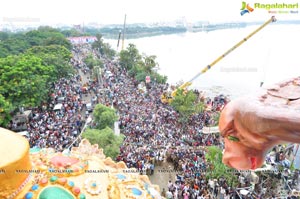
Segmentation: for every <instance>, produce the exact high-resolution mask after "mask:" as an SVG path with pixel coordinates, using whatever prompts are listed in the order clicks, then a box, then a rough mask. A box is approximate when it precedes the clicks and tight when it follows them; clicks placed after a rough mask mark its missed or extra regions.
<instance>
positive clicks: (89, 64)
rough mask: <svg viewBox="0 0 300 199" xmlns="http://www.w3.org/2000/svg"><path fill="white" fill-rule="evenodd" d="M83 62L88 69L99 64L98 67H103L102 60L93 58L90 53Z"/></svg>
mask: <svg viewBox="0 0 300 199" xmlns="http://www.w3.org/2000/svg"><path fill="white" fill-rule="evenodd" d="M84 62H85V64H86V65H87V67H89V68H90V69H93V68H94V66H100V68H103V62H102V61H101V60H100V59H98V58H95V57H94V56H93V55H92V54H88V55H87V56H86V58H85V59H84Z"/></svg>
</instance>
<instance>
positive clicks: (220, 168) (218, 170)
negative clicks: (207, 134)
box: [205, 146, 238, 186]
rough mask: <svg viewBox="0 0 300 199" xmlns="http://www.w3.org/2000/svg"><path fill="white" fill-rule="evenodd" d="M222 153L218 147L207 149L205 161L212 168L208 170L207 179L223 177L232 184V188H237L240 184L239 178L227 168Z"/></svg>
mask: <svg viewBox="0 0 300 199" xmlns="http://www.w3.org/2000/svg"><path fill="white" fill-rule="evenodd" d="M222 157H223V155H222V151H221V149H220V148H219V147H217V146H209V147H207V152H206V154H205V159H206V160H207V162H208V163H209V165H210V167H209V168H207V170H208V172H207V173H206V177H207V178H209V179H213V178H216V179H217V178H220V177H223V178H225V179H226V181H227V182H229V183H231V186H236V185H237V183H238V179H237V176H236V175H234V170H233V169H232V168H229V167H227V166H226V165H225V164H223V162H222Z"/></svg>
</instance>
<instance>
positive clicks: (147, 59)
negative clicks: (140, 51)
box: [143, 55, 158, 75]
mask: <svg viewBox="0 0 300 199" xmlns="http://www.w3.org/2000/svg"><path fill="white" fill-rule="evenodd" d="M155 59H156V56H155V55H150V56H147V55H144V56H143V60H144V67H145V72H146V73H148V74H149V75H151V74H152V73H153V70H154V68H155V67H158V63H157V62H156V60H155Z"/></svg>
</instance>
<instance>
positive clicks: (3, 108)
mask: <svg viewBox="0 0 300 199" xmlns="http://www.w3.org/2000/svg"><path fill="white" fill-rule="evenodd" d="M12 110H13V107H12V104H11V103H10V102H8V101H7V100H6V99H5V98H4V97H3V96H2V95H1V94H0V126H2V127H6V126H7V124H8V123H9V121H10V120H11V114H10V113H11V112H12Z"/></svg>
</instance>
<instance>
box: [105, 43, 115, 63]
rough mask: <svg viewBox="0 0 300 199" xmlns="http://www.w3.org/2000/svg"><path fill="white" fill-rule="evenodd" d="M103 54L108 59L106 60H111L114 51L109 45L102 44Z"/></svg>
mask: <svg viewBox="0 0 300 199" xmlns="http://www.w3.org/2000/svg"><path fill="white" fill-rule="evenodd" d="M103 54H104V55H105V56H106V57H107V58H108V59H113V58H114V56H115V55H116V51H115V50H114V49H112V47H111V46H110V44H109V43H104V44H103Z"/></svg>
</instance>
